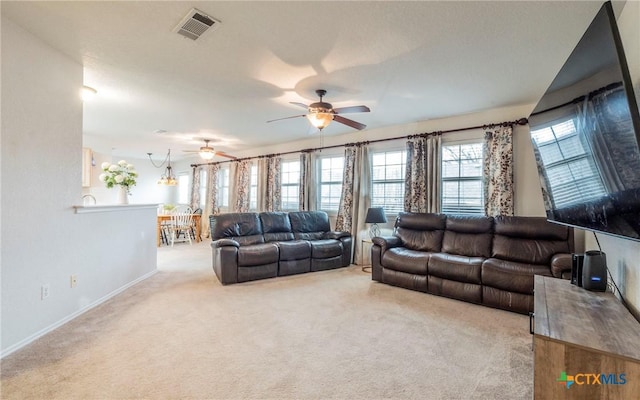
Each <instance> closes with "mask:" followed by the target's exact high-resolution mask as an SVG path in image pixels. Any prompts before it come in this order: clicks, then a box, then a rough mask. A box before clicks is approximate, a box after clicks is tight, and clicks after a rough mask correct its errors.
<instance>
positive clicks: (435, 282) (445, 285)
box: [428, 275, 482, 303]
mask: <svg viewBox="0 0 640 400" xmlns="http://www.w3.org/2000/svg"><path fill="white" fill-rule="evenodd" d="M428 289H429V290H428V291H429V293H433V294H437V295H439V296H446V297H451V298H453V299H459V300H464V301H468V302H470V303H482V285H476V284H473V283H467V282H457V281H455V280H449V279H443V278H440V277H437V276H433V275H429V277H428Z"/></svg>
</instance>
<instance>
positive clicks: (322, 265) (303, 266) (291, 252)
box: [209, 211, 352, 285]
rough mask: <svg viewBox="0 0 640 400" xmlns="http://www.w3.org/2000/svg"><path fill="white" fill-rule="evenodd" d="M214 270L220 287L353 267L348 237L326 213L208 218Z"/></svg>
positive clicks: (240, 215) (350, 242) (265, 213)
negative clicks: (330, 221) (334, 227)
mask: <svg viewBox="0 0 640 400" xmlns="http://www.w3.org/2000/svg"><path fill="white" fill-rule="evenodd" d="M209 221H210V228H211V239H212V242H211V248H212V249H213V270H214V272H215V274H216V276H217V277H218V279H219V280H220V282H221V283H222V284H223V285H226V284H230V283H238V282H247V281H252V280H256V279H265V278H272V277H276V276H283V275H292V274H301V273H304V272H311V271H321V270H326V269H332V268H339V267H346V266H348V265H349V264H350V263H351V247H352V240H351V234H350V233H348V232H336V231H331V228H330V225H329V217H328V215H327V213H325V212H324V211H297V212H289V213H286V212H263V213H229V214H220V215H211V216H210V217H209Z"/></svg>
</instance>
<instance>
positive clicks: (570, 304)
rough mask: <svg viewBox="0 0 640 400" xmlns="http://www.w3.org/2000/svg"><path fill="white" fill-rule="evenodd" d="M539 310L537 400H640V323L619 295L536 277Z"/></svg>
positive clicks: (535, 325) (537, 318)
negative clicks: (618, 297) (623, 303)
mask: <svg viewBox="0 0 640 400" xmlns="http://www.w3.org/2000/svg"><path fill="white" fill-rule="evenodd" d="M534 310H535V323H534V336H533V346H534V389H533V393H534V398H535V399H637V398H639V396H640V323H638V321H636V320H635V319H634V318H633V316H632V315H631V313H630V312H629V311H628V310H627V309H626V308H625V307H624V306H623V305H622V303H621V302H620V300H618V299H617V298H616V297H615V296H614V295H613V294H611V293H602V292H590V291H588V290H585V289H583V288H581V287H578V286H575V285H572V284H571V283H570V282H569V281H568V280H564V279H557V278H550V277H543V276H536V277H535V300H534ZM603 374H604V376H603ZM621 374H624V375H621ZM567 381H569V382H572V383H569V385H568V386H567ZM623 381H624V382H625V383H624V384H623V383H622V382H623ZM616 383H617V384H616Z"/></svg>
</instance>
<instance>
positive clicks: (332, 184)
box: [318, 156, 344, 211]
mask: <svg viewBox="0 0 640 400" xmlns="http://www.w3.org/2000/svg"><path fill="white" fill-rule="evenodd" d="M318 161H319V163H320V193H319V196H320V198H319V199H318V204H319V208H320V210H323V211H338V207H339V205H340V196H341V195H342V180H343V179H344V156H339V157H326V158H321V159H320V160H318Z"/></svg>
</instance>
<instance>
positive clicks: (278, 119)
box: [267, 106, 307, 123]
mask: <svg viewBox="0 0 640 400" xmlns="http://www.w3.org/2000/svg"><path fill="white" fill-rule="evenodd" d="M305 107H306V106H305ZM306 116H307V114H302V115H294V116H293V117H284V118H277V119H272V120H270V121H267V123H269V122H274V121H282V120H283V119H291V118H299V117H306Z"/></svg>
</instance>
